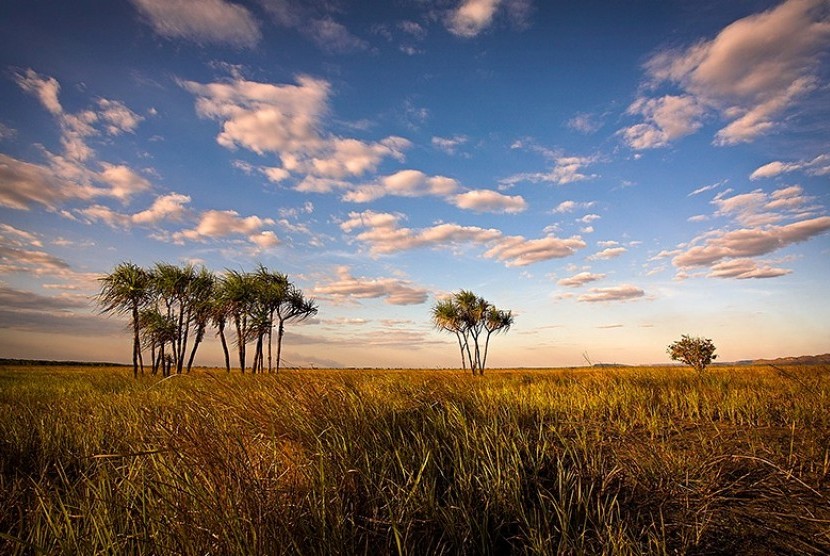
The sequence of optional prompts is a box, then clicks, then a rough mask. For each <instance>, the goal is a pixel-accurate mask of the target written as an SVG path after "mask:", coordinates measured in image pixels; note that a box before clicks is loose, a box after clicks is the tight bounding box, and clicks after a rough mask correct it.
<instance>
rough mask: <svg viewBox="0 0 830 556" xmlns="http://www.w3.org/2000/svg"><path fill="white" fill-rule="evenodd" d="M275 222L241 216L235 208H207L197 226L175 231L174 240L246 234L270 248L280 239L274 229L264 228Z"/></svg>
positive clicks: (195, 239)
mask: <svg viewBox="0 0 830 556" xmlns="http://www.w3.org/2000/svg"><path fill="white" fill-rule="evenodd" d="M274 224H275V222H274V220H273V219H271V218H260V217H259V216H240V215H239V213H238V212H236V211H233V210H207V211H205V212H203V213H202V214H201V215H200V217H199V222H198V223H197V224H196V227H195V228H192V229H189V230H182V231H179V232H175V233H174V234H173V235H172V240H173V241H174V242H176V243H182V242H184V241H185V240H187V241H199V242H204V241H207V240H216V239H222V238H226V237H229V236H244V237H245V238H247V240H248V241H250V242H251V243H253V244H255V245H257V246H258V247H260V248H268V247H274V246H276V245H277V244H279V239H278V238H277V236H276V234H275V233H274V232H273V231H270V230H263V229H262V228H264V227H265V226H272V225H274Z"/></svg>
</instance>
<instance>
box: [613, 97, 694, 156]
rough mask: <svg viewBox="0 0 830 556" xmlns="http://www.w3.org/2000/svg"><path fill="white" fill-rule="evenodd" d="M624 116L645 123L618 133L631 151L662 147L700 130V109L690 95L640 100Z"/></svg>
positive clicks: (641, 98) (642, 98)
mask: <svg viewBox="0 0 830 556" xmlns="http://www.w3.org/2000/svg"><path fill="white" fill-rule="evenodd" d="M627 112H628V114H633V115H641V116H642V117H643V119H645V121H646V123H642V124H636V125H633V126H631V127H627V128H625V129H623V130H622V131H621V134H622V136H623V138H624V139H625V142H626V143H627V144H628V145H629V146H630V147H631V148H633V149H652V148H655V147H664V146H666V145H668V144H669V143H670V142H672V141H674V140H675V139H679V138H681V137H685V136H686V135H690V134H692V133H694V132H695V131H697V130H698V129H700V127H701V125H702V123H701V118H702V116H703V113H704V109H703V107H702V106H701V105H700V104H699V103H698V102H697V100H696V99H695V98H694V97H693V96H691V95H683V96H675V95H665V96H663V97H661V98H644V97H640V98H638V99H637V100H636V101H634V103H632V104H631V106H629V107H628V111H627Z"/></svg>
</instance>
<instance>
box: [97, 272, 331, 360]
mask: <svg viewBox="0 0 830 556" xmlns="http://www.w3.org/2000/svg"><path fill="white" fill-rule="evenodd" d="M99 280H100V282H101V290H100V292H99V293H98V296H97V301H98V304H99V306H100V308H101V310H102V312H104V313H114V314H126V315H129V316H130V321H131V329H132V332H133V356H132V358H133V374H134V375H135V376H138V373H139V371H140V372H142V373H143V372H144V356H143V354H144V352H145V351H146V350H149V352H150V356H151V368H152V372H153V374H156V373H158V372H161V373H162V374H163V375H164V376H168V375H170V374H171V373H172V372H173V369H174V368H175V372H176V373H182V372H183V371H185V372H190V369H191V368H192V366H193V361H194V358H195V357H196V351H197V349H198V348H199V345H200V344H201V343H202V341H203V340H204V338H205V333H206V331H207V329H208V328H209V327H215V328H216V330H217V334H218V335H219V338H220V339H221V341H222V350H223V351H224V354H225V368H226V369H227V371H228V372H230V370H231V363H230V353H229V351H228V342H227V339H226V336H225V331H226V328H232V329H233V331H234V333H235V334H234V340H235V344H236V348H237V355H238V358H239V367H240V369H241V370H242V372H243V373H244V372H245V365H246V356H247V347H248V345H249V344H251V343H255V346H256V347H255V350H254V356H253V361H252V362H251V370H252V372H258V371H259V372H263V371H264V370H265V368H266V367H265V351H266V348H267V354H268V355H267V357H268V367H267V369H268V371H269V372H273V371H274V370H275V367H274V364H273V357H272V346H273V330H274V328H275V327H276V328H277V350H276V371H277V372H279V368H280V358H281V351H282V339H283V335H284V333H285V325H286V324H288V323H290V322H298V321H301V320H304V319H306V318H308V317H311V316H313V315H316V314H317V310H318V309H317V305H316V303H315V301H314V300H313V299H306V298H305V297H304V295H303V292H302V291H301V290H300V289H298V288H297V287H295V286H294V284H292V283H291V282H290V281H289V279H288V277H287V276H286V275H285V274H281V273H279V272H273V271H270V270H268V269H267V268H266V267H264V266H262V265H259V266H258V267H257V269H256V270H255V271H254V272H238V271H235V270H228V271H226V272H225V273H224V274H222V275H216V274H214V273H213V272H211V271H209V270H207V269H206V268H204V267H198V268H197V267H195V266H193V265H189V264H188V265H183V266H178V265H174V264H169V263H163V262H162V263H156V264H155V265H154V266H153V267H152V268H149V269H145V268H142V267H140V266H138V265H136V264H133V263H131V262H123V263H120V264H119V265H117V266H116V267H115V268H114V269H113V271H112V272H111V273H110V274H107V275H106V276H103V277H101V278H100V279H99ZM266 342H267V343H266Z"/></svg>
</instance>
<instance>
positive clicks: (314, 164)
mask: <svg viewBox="0 0 830 556" xmlns="http://www.w3.org/2000/svg"><path fill="white" fill-rule="evenodd" d="M180 84H181V86H182V87H183V88H184V89H185V90H187V91H189V92H190V93H192V94H194V95H195V96H196V112H197V113H198V115H199V116H201V117H204V118H210V119H213V120H217V121H219V122H221V125H222V131H221V132H220V133H219V135H218V136H217V137H216V141H217V142H218V143H219V144H220V145H222V146H223V147H225V148H227V149H235V148H237V147H243V148H246V149H248V150H251V151H253V152H255V153H257V154H259V155H265V154H266V153H272V154H275V155H277V156H278V157H279V159H280V161H281V162H282V166H281V167H270V169H269V174H266V175H269V177H280V178H281V179H285V174H284V173H282V172H278V168H280V169H282V170H284V172H289V173H291V174H306V175H309V176H312V177H317V178H322V179H335V180H339V179H342V178H345V177H350V176H360V175H362V174H364V173H366V172H369V171H374V170H375V169H376V168H377V166H378V165H379V164H380V162H381V161H382V160H384V159H385V158H388V157H391V158H394V159H397V160H403V157H404V155H403V151H404V150H405V149H407V148H409V146H410V142H409V141H408V140H406V139H404V138H402V137H396V136H390V137H386V138H384V139H382V140H380V141H378V142H373V143H367V142H364V141H360V140H358V139H352V138H342V137H338V136H335V135H332V134H325V133H322V132H321V131H320V130H321V129H322V128H323V121H324V116H325V115H326V114H327V112H328V96H329V93H330V89H331V87H330V85H329V83H328V82H327V81H324V80H322V79H315V78H312V77H309V76H299V77H298V78H297V84H296V85H278V84H271V83H258V82H253V81H247V80H245V79H243V78H242V77H239V76H235V77H233V78H232V79H231V80H230V81H228V82H216V83H208V84H201V83H196V82H193V81H182V82H180Z"/></svg>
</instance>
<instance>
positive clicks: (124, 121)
mask: <svg viewBox="0 0 830 556" xmlns="http://www.w3.org/2000/svg"><path fill="white" fill-rule="evenodd" d="M98 108H99V109H100V113H99V115H98V116H99V118H100V119H101V120H102V121H103V122H104V124H105V130H106V132H107V133H108V134H109V135H120V134H122V133H124V132H127V133H132V132H133V131H135V129H136V128H137V127H138V124H139V123H141V122H142V121H143V120H144V117H142V116H139V115H138V114H136V113H135V112H133V111H132V110H130V109H129V108H127V106H126V105H124V103H123V102H120V101H118V100H109V99H105V98H100V99H98Z"/></svg>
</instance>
